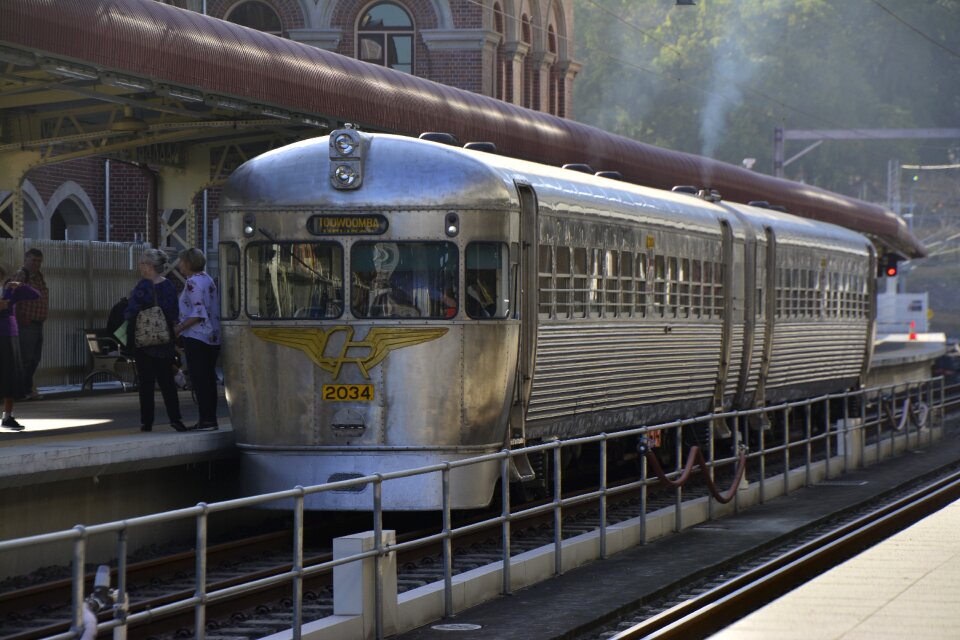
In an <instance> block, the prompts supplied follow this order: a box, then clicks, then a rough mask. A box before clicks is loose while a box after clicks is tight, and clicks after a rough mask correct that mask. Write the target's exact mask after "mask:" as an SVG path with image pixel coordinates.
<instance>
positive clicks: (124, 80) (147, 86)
mask: <svg viewBox="0 0 960 640" xmlns="http://www.w3.org/2000/svg"><path fill="white" fill-rule="evenodd" d="M100 82H102V83H103V84H105V85H107V86H110V87H117V88H119V89H132V90H133V91H150V90H151V89H153V82H151V81H150V80H147V79H146V78H135V77H134V76H125V75H122V74H119V73H112V72H104V73H101V74H100Z"/></svg>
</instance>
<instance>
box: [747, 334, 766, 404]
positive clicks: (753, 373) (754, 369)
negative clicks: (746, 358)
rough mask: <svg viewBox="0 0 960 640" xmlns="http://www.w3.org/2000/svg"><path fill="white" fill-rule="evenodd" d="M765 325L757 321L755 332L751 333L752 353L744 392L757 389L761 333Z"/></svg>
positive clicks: (761, 359)
mask: <svg viewBox="0 0 960 640" xmlns="http://www.w3.org/2000/svg"><path fill="white" fill-rule="evenodd" d="M765 331H766V327H765V326H764V325H763V324H762V323H759V324H758V325H757V328H756V332H755V333H754V334H753V347H752V350H753V355H752V356H751V359H750V374H749V376H748V377H747V385H746V387H745V389H744V390H745V393H748V394H749V393H753V392H754V391H756V390H757V381H758V380H759V379H760V367H761V364H762V362H763V334H764V332H765Z"/></svg>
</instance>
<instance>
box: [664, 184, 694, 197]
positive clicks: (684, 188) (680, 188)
mask: <svg viewBox="0 0 960 640" xmlns="http://www.w3.org/2000/svg"><path fill="white" fill-rule="evenodd" d="M671 191H673V192H674V193H689V194H690V195H692V196H695V195H697V192H698V191H700V190H699V189H697V188H696V187H692V186H690V185H688V184H681V185H677V186H675V187H674V188H673V189H671Z"/></svg>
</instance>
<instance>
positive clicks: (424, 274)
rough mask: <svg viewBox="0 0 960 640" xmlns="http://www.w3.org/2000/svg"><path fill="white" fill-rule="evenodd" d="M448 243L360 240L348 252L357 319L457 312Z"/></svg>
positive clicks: (454, 264) (453, 255) (453, 252)
mask: <svg viewBox="0 0 960 640" xmlns="http://www.w3.org/2000/svg"><path fill="white" fill-rule="evenodd" d="M458 261H459V257H458V253H457V246H456V245H455V244H453V243H452V242H358V243H357V244H355V245H353V249H352V251H351V252H350V308H351V310H352V311H353V315H355V316H356V317H358V318H452V317H454V316H456V315H457V310H458V304H457V299H458V294H457V271H458Z"/></svg>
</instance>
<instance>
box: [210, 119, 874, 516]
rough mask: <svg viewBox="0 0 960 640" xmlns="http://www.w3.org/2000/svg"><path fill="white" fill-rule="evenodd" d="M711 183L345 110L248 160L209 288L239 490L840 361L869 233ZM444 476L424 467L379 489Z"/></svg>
mask: <svg viewBox="0 0 960 640" xmlns="http://www.w3.org/2000/svg"><path fill="white" fill-rule="evenodd" d="M714 200H715V199H714V198H710V199H702V198H698V197H695V196H691V195H688V194H685V193H671V192H663V191H657V190H653V189H648V188H644V187H639V186H636V185H631V184H626V183H622V182H618V181H615V180H611V179H608V178H603V177H596V176H592V175H587V174H583V173H577V172H572V171H568V170H563V169H559V168H553V167H549V166H544V165H538V164H533V163H529V162H523V161H517V160H513V159H509V158H505V157H501V156H497V155H495V154H490V153H484V152H481V151H472V150H466V149H460V148H456V147H451V146H448V145H442V144H438V143H434V142H429V141H423V140H416V139H411V138H405V137H399V136H393V135H386V134H367V133H362V132H359V131H356V130H353V129H344V130H339V131H336V132H333V133H332V134H331V135H330V136H329V137H326V138H319V139H315V140H310V141H305V142H300V143H297V144H294V145H291V146H289V147H285V148H282V149H278V150H276V151H273V152H270V153H267V154H264V155H262V156H260V157H258V158H256V159H254V160H252V161H250V162H248V163H246V164H245V165H243V166H242V167H241V168H240V169H238V170H237V171H236V172H235V174H234V175H233V176H232V177H231V179H230V181H229V183H228V185H227V188H226V191H225V196H224V204H223V207H222V211H223V213H222V214H221V238H222V240H223V243H222V244H221V290H222V291H223V295H224V300H223V305H222V307H223V316H224V322H223V324H224V338H225V349H224V359H225V369H226V372H225V373H226V383H227V391H228V398H229V402H230V409H231V415H232V417H233V423H234V426H235V429H236V432H237V442H238V445H239V446H240V447H241V449H242V451H243V456H244V478H245V482H246V486H247V488H248V490H250V491H269V490H278V489H285V488H289V487H292V486H294V485H297V484H301V485H307V484H319V483H324V482H328V481H333V480H339V479H345V478H351V477H358V476H363V475H369V474H373V473H378V472H384V471H392V470H398V469H404V468H410V467H413V466H422V465H427V464H432V463H437V462H441V461H447V460H456V459H462V458H466V457H470V456H475V455H478V454H482V453H489V452H494V451H497V450H500V449H502V448H504V447H515V446H520V445H523V444H528V443H532V442H536V441H541V440H544V439H547V438H552V437H560V436H575V435H583V434H589V433H597V432H601V431H613V430H617V429H623V428H627V427H630V426H635V425H640V424H644V423H652V422H656V421H661V420H665V419H670V418H672V417H678V416H687V415H692V414H697V413H704V412H708V411H714V410H720V409H729V408H734V407H737V408H744V407H752V406H757V405H762V404H764V403H770V402H777V401H780V400H784V399H791V398H797V397H801V396H810V395H814V394H817V393H821V392H825V391H832V390H838V389H843V388H847V387H850V386H854V385H856V384H857V383H858V381H859V379H860V378H861V376H862V374H863V373H864V371H865V369H866V366H867V359H868V354H869V353H870V350H871V345H870V342H871V336H872V330H873V317H874V313H873V302H872V301H873V299H874V297H873V295H872V283H873V280H872V277H871V276H872V273H873V268H874V267H873V264H874V258H873V250H872V247H871V245H870V243H869V241H868V240H866V239H865V238H864V237H862V236H860V235H858V234H856V233H853V232H850V231H847V230H845V229H842V228H839V227H835V226H832V225H828V224H823V223H817V222H813V221H810V220H804V219H800V218H796V217H793V216H789V215H787V214H783V213H777V212H774V211H770V210H766V209H762V208H757V207H753V206H748V205H740V204H732V203H725V202H719V201H714ZM497 475H498V469H497V465H496V464H487V465H477V466H473V467H468V468H465V469H461V470H458V471H457V472H456V473H454V474H453V477H452V487H451V490H452V493H451V499H452V502H453V505H454V506H455V507H457V508H470V507H478V506H482V505H485V504H487V503H488V502H489V501H490V499H491V496H492V492H493V489H494V486H495V483H496V479H497ZM441 494H442V487H441V484H440V479H439V474H432V475H430V476H421V477H419V478H417V479H410V480H403V481H393V482H391V483H387V485H386V486H385V487H384V492H383V501H384V505H385V506H386V507H387V508H390V509H411V510H412V509H436V508H439V506H440V504H441ZM371 505H372V500H371V497H370V490H369V489H367V490H365V491H364V492H357V493H351V492H342V493H324V494H318V495H315V496H312V497H311V499H310V500H309V501H308V507H310V508H336V509H369V508H370V507H371Z"/></svg>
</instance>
